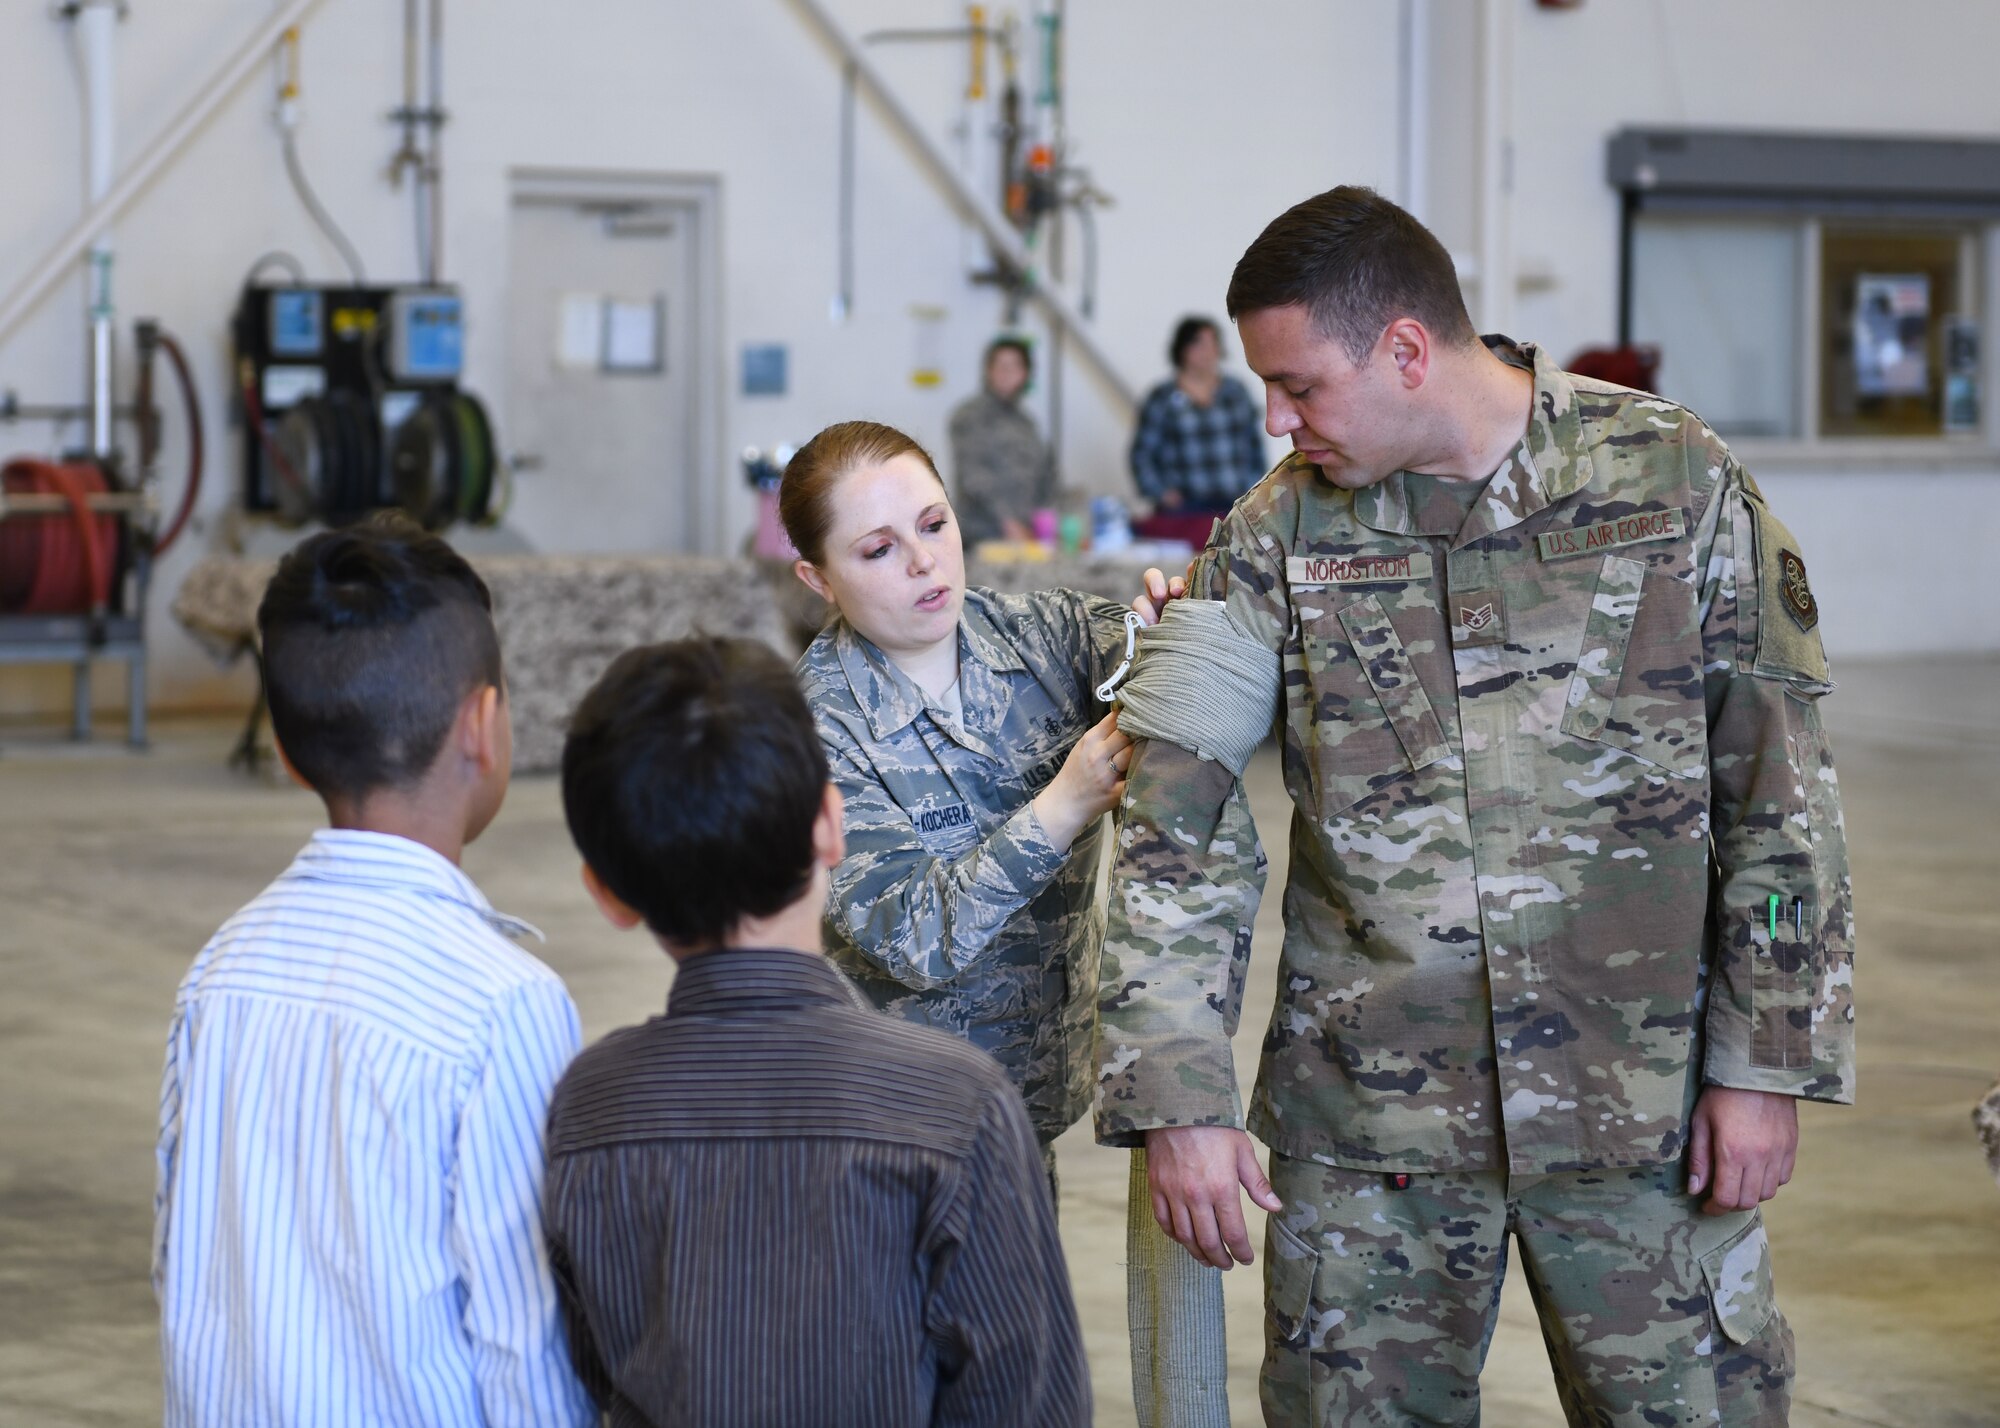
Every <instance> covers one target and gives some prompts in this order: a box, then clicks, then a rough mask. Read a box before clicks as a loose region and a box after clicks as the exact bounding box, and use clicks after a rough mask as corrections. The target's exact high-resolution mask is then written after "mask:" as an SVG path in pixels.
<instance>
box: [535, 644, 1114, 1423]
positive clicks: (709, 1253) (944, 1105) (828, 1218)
mask: <svg viewBox="0 0 2000 1428" xmlns="http://www.w3.org/2000/svg"><path fill="white" fill-rule="evenodd" d="M563 804H564V809H565V811H566V813H567V815H568V818H569V826H570V832H571V835H572V836H573V837H574V838H575V840H576V844H577V847H578V849H579V851H581V853H582V854H583V860H584V882H585V884H586V886H587V887H588V888H589V889H590V892H591V894H592V895H593V896H594V897H595V899H596V900H597V903H598V905H599V906H600V907H601V908H602V909H603V911H604V913H605V915H606V916H607V917H609V918H610V919H611V920H612V921H613V922H614V923H616V924H618V925H619V926H622V927H636V926H638V925H640V924H641V923H643V924H644V925H645V926H646V927H647V929H648V930H649V931H650V932H651V933H652V935H653V936H654V937H655V938H656V939H657V940H658V941H659V943H660V945H661V946H662V947H663V948H664V949H665V950H666V951H667V953H668V954H669V955H670V956H671V957H672V958H673V959H674V961H675V962H676V963H677V964H678V972H677V975H676V977H675V980H674V984H673V990H672V994H671V996H670V997H669V998H668V1001H667V1006H666V1011H665V1014H664V1015H662V1016H657V1017H654V1018H653V1019H652V1020H650V1021H648V1022H646V1023H644V1024H643V1025H640V1026H636V1027H629V1028H627V1029H626V1030H624V1031H620V1032H616V1033H613V1034H612V1035H611V1036H608V1037H606V1038H605V1039H604V1040H603V1041H601V1042H599V1043H598V1044H597V1045H595V1046H593V1047H591V1048H590V1049H589V1050H588V1051H586V1052H584V1054H583V1055H582V1056H581V1057H579V1058H578V1059H577V1061H576V1063H575V1064H574V1065H573V1066H572V1067H571V1068H570V1071H569V1073H568V1074H567V1075H566V1076H565V1077H564V1078H563V1082H562V1084H561V1086H559V1087H558V1088H557V1092H556V1098H555V1104H554V1106H553V1108H552V1109H551V1112H550V1124H549V1152H550V1164H549V1182H548V1199H547V1210H546V1214H547V1230H548V1238H549V1245H550V1253H551V1257H552V1259H553V1261H554V1264H555V1267H556V1278H557V1284H558V1286H559V1288H560V1290H561V1293H562V1297H563V1302H564V1305H565V1308H566V1309H567V1311H568V1315H569V1326H570V1343H571V1348H572V1351H573V1352H574V1354H575V1355H576V1360H577V1367H578V1370H579V1372H580V1373H581V1374H582V1376H583V1379H584V1382H585V1383H586V1384H588V1385H589V1386H590V1389H591V1391H592V1393H594V1394H595V1395H596V1397H597V1400H598V1402H599V1404H601V1405H602V1406H603V1407H604V1409H605V1410H606V1411H607V1412H608V1413H609V1415H610V1418H611V1421H612V1422H613V1423H614V1424H653V1425H658V1428H669V1425H703V1428H728V1425H734V1424H742V1425H752V1424H755V1425H763V1428H778V1425H786V1424H797V1425H801V1428H803V1425H813V1428H834V1425H843V1424H852V1425H855V1428H864V1425H865V1428H901V1426H902V1425H919V1424H968V1425H969V1424H982V1425H984V1424H991V1425H1022V1428H1026V1426H1027V1425H1068V1424H1083V1423H1088V1422H1089V1420H1090V1389H1089V1379H1088V1375H1087V1373H1086V1370H1085V1367H1084V1360H1083V1349H1082V1343H1081V1340H1080V1338H1079V1335H1078V1330H1077V1321H1076V1309H1075V1305H1074V1303H1073V1301H1072V1299H1071V1296H1070V1287H1069V1276H1068V1272H1067V1270H1066V1269H1065V1267H1064V1264H1063V1260H1062V1251H1061V1248H1060V1246H1059V1244H1058V1242H1057V1239H1056V1229H1055V1215H1054V1207H1053V1206H1052V1205H1051V1204H1050V1201H1049V1192H1048V1185H1047V1182H1046V1180H1045V1179H1044V1177H1043V1175H1042V1166H1041V1157H1040V1154H1039V1152H1038V1150H1037V1148H1036V1143H1035V1137H1034V1133H1033V1131H1032V1130H1031V1129H1030V1127H1029V1124H1028V1118H1027V1113H1026V1111H1025V1109H1024V1107H1023V1106H1022V1104H1021V1099H1020V1096H1019V1095H1018V1094H1017V1093H1016V1092H1015V1090H1014V1089H1013V1087H1012V1085H1011V1084H1010V1083H1009V1082H1008V1080H1007V1077H1006V1075H1005V1073H1003V1072H1002V1071H1001V1069H1000V1068H999V1066H998V1065H996V1064H995V1063H994V1062H993V1061H992V1060H991V1059H989V1058H988V1057H986V1056H985V1055H983V1054H982V1053H980V1052H978V1051H975V1050H973V1049H972V1048H971V1047H969V1046H967V1045H966V1044H965V1043H964V1042H962V1041H960V1040H959V1039H958V1038H956V1037H952V1036H947V1035H944V1034H942V1033H939V1032H935V1031H931V1030H929V1029H928V1028H924V1027H918V1026H913V1025H910V1024H908V1023H905V1022H902V1021H899V1020H893V1019H890V1018H887V1017H884V1016H881V1015H880V1014H879V1013H877V1012H875V1011H874V1010H872V1009H870V1008H868V1007H867V1006H866V1005H865V1004H863V1003H861V1002H860V1001H859V999H858V998H857V997H856V996H855V995H854V993H853V991H852V990H851V989H850V987H849V986H848V984H847V983H846V981H845V980H844V979H843V978H842V977H841V975H840V973H839V972H838V971H837V970H835V969H834V967H833V966H832V965H831V964H830V963H828V962H827V961H826V960H825V959H824V958H823V957H822V956H821V955H820V940H819V939H820V917H821V913H822V910H823V908H824V905H825V901H826V893H827V884H828V876H829V873H830V870H831V869H832V868H834V867H835V866H837V865H838V863H839V862H840V858H841V819H840V796H839V794H838V793H837V792H836V791H835V790H834V789H833V788H832V786H831V785H830V784H829V783H828V781H827V768H826V761H825V757H824V755H823V753H822V752H821V747H820V741H819V736H818V734H817V733H816V732H815V730H814V728H813V722H812V718H811V715H810V714H809V712H808V711H807V708H806V704H805V699H804V697H803V696H802V695H801V694H800V692H799V689H798V686H797V685H796V684H795V683H794V682H793V679H792V674H791V671H790V670H789V669H787V668H786V667H785V665H784V663H783V662H782V661H781V660H780V659H779V658H778V657H777V656H776V655H775V654H773V653H772V652H771V651H770V650H768V649H766V648H765V647H764V646H762V645H760V644H756V643H754V642H751V641H745V640H726V639H697V640H688V641H683V642H680V643H676V644H665V645H654V646H651V647H648V648H644V649H637V650H633V651H630V652H628V653H627V654H625V655H624V656H622V657H621V658H620V659H618V660H617V661H616V662H615V663H614V664H613V665H612V666H611V668H610V669H609V670H608V671H607V672H606V674H605V675H604V677H603V679H601V680H600V681H599V682H598V684H597V686H596V687H595V688H594V689H593V690H592V691H591V692H590V694H589V695H588V696H587V697H586V698H585V699H584V701H583V704H582V706H581V707H580V708H579V709H578V711H577V714H576V718H575V721H574V723H573V724H572V726H571V730H570V735H569V741H568V744H567V746H566V747H565V749H564V753H563Z"/></svg>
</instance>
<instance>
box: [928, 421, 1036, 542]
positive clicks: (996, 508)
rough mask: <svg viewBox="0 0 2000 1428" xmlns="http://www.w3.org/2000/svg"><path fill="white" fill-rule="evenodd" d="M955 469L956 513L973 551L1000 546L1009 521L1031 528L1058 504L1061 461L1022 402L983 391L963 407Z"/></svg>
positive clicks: (954, 427)
mask: <svg viewBox="0 0 2000 1428" xmlns="http://www.w3.org/2000/svg"><path fill="white" fill-rule="evenodd" d="M951 465H952V470H953V472H954V473H955V474H956V475H957V477H958V494H957V495H956V496H955V497H954V498H953V499H952V503H951V505H952V510H953V512H954V513H955V514H956V515H957V516H958V522H959V529H960V530H961V531H963V532H964V535H965V541H966V544H967V545H968V546H969V545H971V544H972V543H973V542H974V541H981V540H998V539H999V538H1000V537H1001V536H1002V535H1003V534H1004V533H1005V532H1004V528H1003V527H1002V525H1001V518H1002V517H1004V516H1012V517H1013V518H1014V519H1015V520H1017V521H1021V522H1024V523H1025V522H1026V521H1027V520H1028V517H1029V516H1030V515H1031V514H1033V512H1034V511H1035V510H1036V509H1037V508H1038V507H1041V506H1050V505H1054V504H1055V499H1056V465H1055V456H1054V454H1053V453H1052V452H1051V451H1050V450H1049V444H1048V443H1047V442H1045V441H1043V440H1042V434H1041V433H1040V432H1039V431H1037V430H1035V419H1034V418H1033V417H1031V416H1029V415H1028V414H1027V413H1026V412H1025V411H1023V410H1022V409H1021V403H1020V399H1019V398H1016V399H1015V400H1013V401H1011V402H1004V401H1002V400H1000V398H998V397H996V396H994V395H993V393H991V392H989V391H987V390H986V389H985V388H983V387H982V388H981V389H980V390H979V391H977V392H975V393H974V394H973V395H972V396H970V397H968V398H966V399H965V400H964V401H962V402H960V403H959V404H958V406H957V407H956V408H955V409H954V410H953V412H952V414H951Z"/></svg>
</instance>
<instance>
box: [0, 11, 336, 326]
mask: <svg viewBox="0 0 2000 1428" xmlns="http://www.w3.org/2000/svg"><path fill="white" fill-rule="evenodd" d="M318 3H319V0H285V3H283V4H281V5H280V6H279V7H278V8H277V9H276V10H274V11H272V12H271V14H270V15H269V16H268V17H267V18H266V19H265V20H264V21H263V22H262V23H261V24H259V25H258V26H257V28H256V29H255V30H254V31H252V32H251V34H250V38H249V39H247V40H245V41H244V42H243V44H242V45H241V46H240V47H239V48H238V49H237V50H236V51H235V52H234V53H233V54H231V55H230V56H229V57H228V58H227V59H226V60H224V61H223V62H222V64H221V65H219V66H217V68H216V69H215V71H214V72H213V73H212V74H210V75H209V77H208V79H207V80H206V81H205V82H204V83H203V84H202V85H201V86H200V87H199V88H198V89H196V90H195V92H194V97H193V98H192V99H190V100H189V101H188V102H187V103H186V104H185V105H183V106H182V108H181V111H180V112H179V113H178V114H176V115H175V116H174V119H173V122H172V123H170V124H168V125H167V126H166V127H165V128H164V129H162V130H160V131H159V133H158V134H156V135H155V136H154V137H153V141H152V142H151V143H150V144H148V145H146V147H145V148H144V150H142V151H141V152H140V154H139V156H138V157H137V158H136V159H134V160H133V161H132V165H131V167H130V168H128V169H126V170H125V172H124V173H122V174H120V175H119V177H118V181H117V182H116V183H114V184H112V186H111V189H110V191H109V192H107V193H106V194H105V195H104V197H103V198H101V199H99V200H98V201H97V202H96V203H93V204H92V205H91V206H90V207H89V208H88V209H86V210H85V211H84V214H83V216H82V217H81V218H79V219H77V221H76V222H75V223H73V224H71V225H70V227H69V229H68V231H67V232H65V233H64V234H63V235H62V237H60V238H58V239H57V240H56V241H55V243H54V244H53V245H51V247H50V248H49V251H48V254H47V256H45V257H44V258H43V259H42V261H41V262H39V263H37V264H35V266H34V267H33V268H31V269H30V270H29V272H28V276H27V277H25V278H23V279H22V280H21V281H20V282H18V283H16V284H15V285H14V289H13V291H12V292H10V293H8V294H7V299H6V301H5V302H0V342H4V341H5V340H6V339H7V337H8V336H9V334H11V333H12V332H13V331H14V329H15V328H16V327H18V326H20V324H21V322H22V321H23V320H24V319H25V318H26V317H27V316H28V314H29V313H31V312H33V311H34V310H35V307H36V306H37V305H38V304H39V303H40V302H41V301H42V299H43V298H45V297H47V296H48V294H49V290H50V289H51V288H53V287H54V286H55V285H56V284H57V283H59V282H61V281H62V280H63V279H64V278H66V277H68V276H69V274H70V272H71V271H72V266H73V265H74V264H75V262H76V260H77V259H78V258H79V257H81V256H82V254H83V250H84V249H85V248H87V247H89V246H90V241H91V239H92V238H94V237H96V236H97V234H98V233H99V232H101V231H102V230H103V229H104V227H105V226H106V225H107V224H109V223H110V222H111V220H112V219H114V218H116V217H117V216H118V215H119V213H121V212H122V211H123V210H124V209H125V207H126V205H127V204H129V203H131V201H132V200H133V199H134V198H137V197H138V196H139V194H140V192H141V191H143V190H144V189H145V187H146V185H147V184H149V183H151V182H152V181H153V179H154V178H155V177H156V176H157V175H158V174H159V171H160V170H161V169H163V168H165V167H166V165H167V163H168V161H169V160H171V159H173V158H174V157H175V156H176V155H177V154H178V153H179V151H180V149H181V148H182V146H184V145H185V144H186V143H187V141H188V140H189V139H191V138H193V137H194V135H195V133H196V131H197V130H199V129H200V128H201V126H202V125H203V124H205V123H207V122H208V117H209V115H211V114H212V113H214V112H215V110H216V108H217V106H218V105H220V104H221V103H222V101H223V100H225V99H227V98H228V97H229V95H230V93H231V92H232V91H233V90H234V89H235V88H236V86H237V85H238V84H240V83H242V81H243V78H244V76H246V75H248V74H249V73H250V71H251V70H252V69H253V68H255V67H256V66H257V65H258V64H260V63H261V62H262V61H263V59H264V57H265V55H266V54H267V53H268V52H269V51H270V49H271V47H272V46H273V45H275V44H276V43H277V42H278V39H279V37H280V36H281V35H283V34H284V32H285V31H286V30H287V29H289V28H290V27H291V26H293V25H295V24H297V23H298V22H299V19H300V17H301V16H303V15H304V14H305V13H306V11H308V10H310V9H312V7H313V6H314V5H316V4H318Z"/></svg>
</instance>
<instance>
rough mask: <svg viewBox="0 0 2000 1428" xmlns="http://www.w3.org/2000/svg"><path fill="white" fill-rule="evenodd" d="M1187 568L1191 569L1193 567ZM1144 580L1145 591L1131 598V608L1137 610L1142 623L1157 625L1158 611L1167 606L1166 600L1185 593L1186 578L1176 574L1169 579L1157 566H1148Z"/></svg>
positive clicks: (1176, 598) (1158, 619) (1177, 597)
mask: <svg viewBox="0 0 2000 1428" xmlns="http://www.w3.org/2000/svg"><path fill="white" fill-rule="evenodd" d="M1188 568H1189V569H1190V570H1192V569H1193V568H1194V567H1193V566H1189V567H1188ZM1145 582H1146V590H1145V593H1144V594H1142V595H1140V596H1139V597H1138V598H1136V599H1135V600H1133V602H1132V608H1133V609H1134V610H1136V611H1138V613H1139V619H1140V621H1141V622H1142V623H1144V624H1148V625H1157V624H1159V623H1160V612H1161V611H1162V610H1164V609H1166V608H1167V601H1169V600H1178V599H1180V598H1181V596H1183V595H1185V594H1187V586H1188V583H1187V578H1186V577H1185V576H1181V575H1176V576H1175V577H1174V578H1173V579H1171V580H1169V579H1168V578H1167V577H1166V576H1165V575H1162V574H1161V573H1160V570H1159V567H1157V566H1148V567H1147V568H1146V575H1145Z"/></svg>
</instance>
